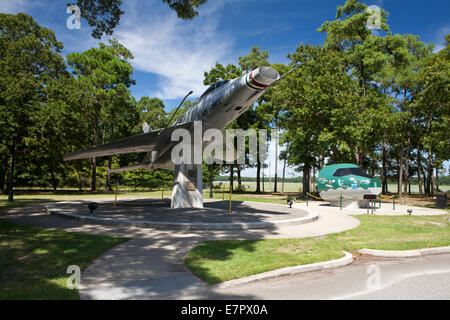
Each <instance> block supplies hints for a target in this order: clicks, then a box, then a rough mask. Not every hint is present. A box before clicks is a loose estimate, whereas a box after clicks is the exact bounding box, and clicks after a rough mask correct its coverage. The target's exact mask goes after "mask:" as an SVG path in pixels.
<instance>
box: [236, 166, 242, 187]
mask: <svg viewBox="0 0 450 320" xmlns="http://www.w3.org/2000/svg"><path fill="white" fill-rule="evenodd" d="M236 172H237V179H238V190H239V191H241V190H242V180H241V165H240V164H238V165H237V166H236Z"/></svg>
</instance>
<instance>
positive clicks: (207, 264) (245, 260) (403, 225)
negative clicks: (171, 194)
mask: <svg viewBox="0 0 450 320" xmlns="http://www.w3.org/2000/svg"><path fill="white" fill-rule="evenodd" d="M355 217H356V218H357V219H359V220H360V221H361V225H360V226H359V227H358V228H355V229H352V230H349V231H345V232H341V233H338V234H331V235H327V236H324V237H319V238H304V239H270V240H221V241H210V242H203V243H200V244H199V245H198V246H196V247H195V248H194V249H193V250H192V251H190V252H189V253H188V255H187V256H186V259H185V263H186V266H187V267H188V268H189V269H190V270H191V271H192V273H194V274H195V275H196V276H198V277H199V278H201V279H202V280H203V281H205V282H206V283H208V284H213V283H218V282H222V281H227V280H231V279H236V278H241V277H245V276H249V275H253V274H257V273H261V272H265V271H270V270H274V269H278V268H282V267H287V266H294V265H301V264H309V263H314V262H319V261H326V260H331V259H336V258H339V257H342V256H343V253H342V251H343V250H344V251H349V252H351V253H356V251H357V250H358V249H362V248H370V249H383V250H409V249H420V248H427V247H440V246H448V245H450V221H449V219H450V214H446V215H439V216H396V217H390V216H355Z"/></svg>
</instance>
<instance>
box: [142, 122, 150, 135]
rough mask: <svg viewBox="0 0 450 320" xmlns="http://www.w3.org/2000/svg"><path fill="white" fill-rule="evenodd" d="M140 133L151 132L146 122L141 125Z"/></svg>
mask: <svg viewBox="0 0 450 320" xmlns="http://www.w3.org/2000/svg"><path fill="white" fill-rule="evenodd" d="M142 131H143V132H144V133H149V132H150V131H153V130H152V128H151V127H150V126H149V125H148V123H147V122H144V123H143V124H142Z"/></svg>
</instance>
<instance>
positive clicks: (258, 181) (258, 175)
mask: <svg viewBox="0 0 450 320" xmlns="http://www.w3.org/2000/svg"><path fill="white" fill-rule="evenodd" d="M260 192H261V162H260V161H259V157H258V160H257V161H256V193H260Z"/></svg>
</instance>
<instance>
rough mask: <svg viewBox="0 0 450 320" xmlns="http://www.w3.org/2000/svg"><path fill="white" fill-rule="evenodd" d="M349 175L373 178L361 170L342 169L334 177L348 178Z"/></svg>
mask: <svg viewBox="0 0 450 320" xmlns="http://www.w3.org/2000/svg"><path fill="white" fill-rule="evenodd" d="M348 175H355V176H360V177H365V178H372V177H371V176H369V175H368V174H367V173H365V172H364V171H363V170H362V169H361V168H341V169H337V170H336V171H335V172H334V174H333V176H335V177H343V176H348Z"/></svg>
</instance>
